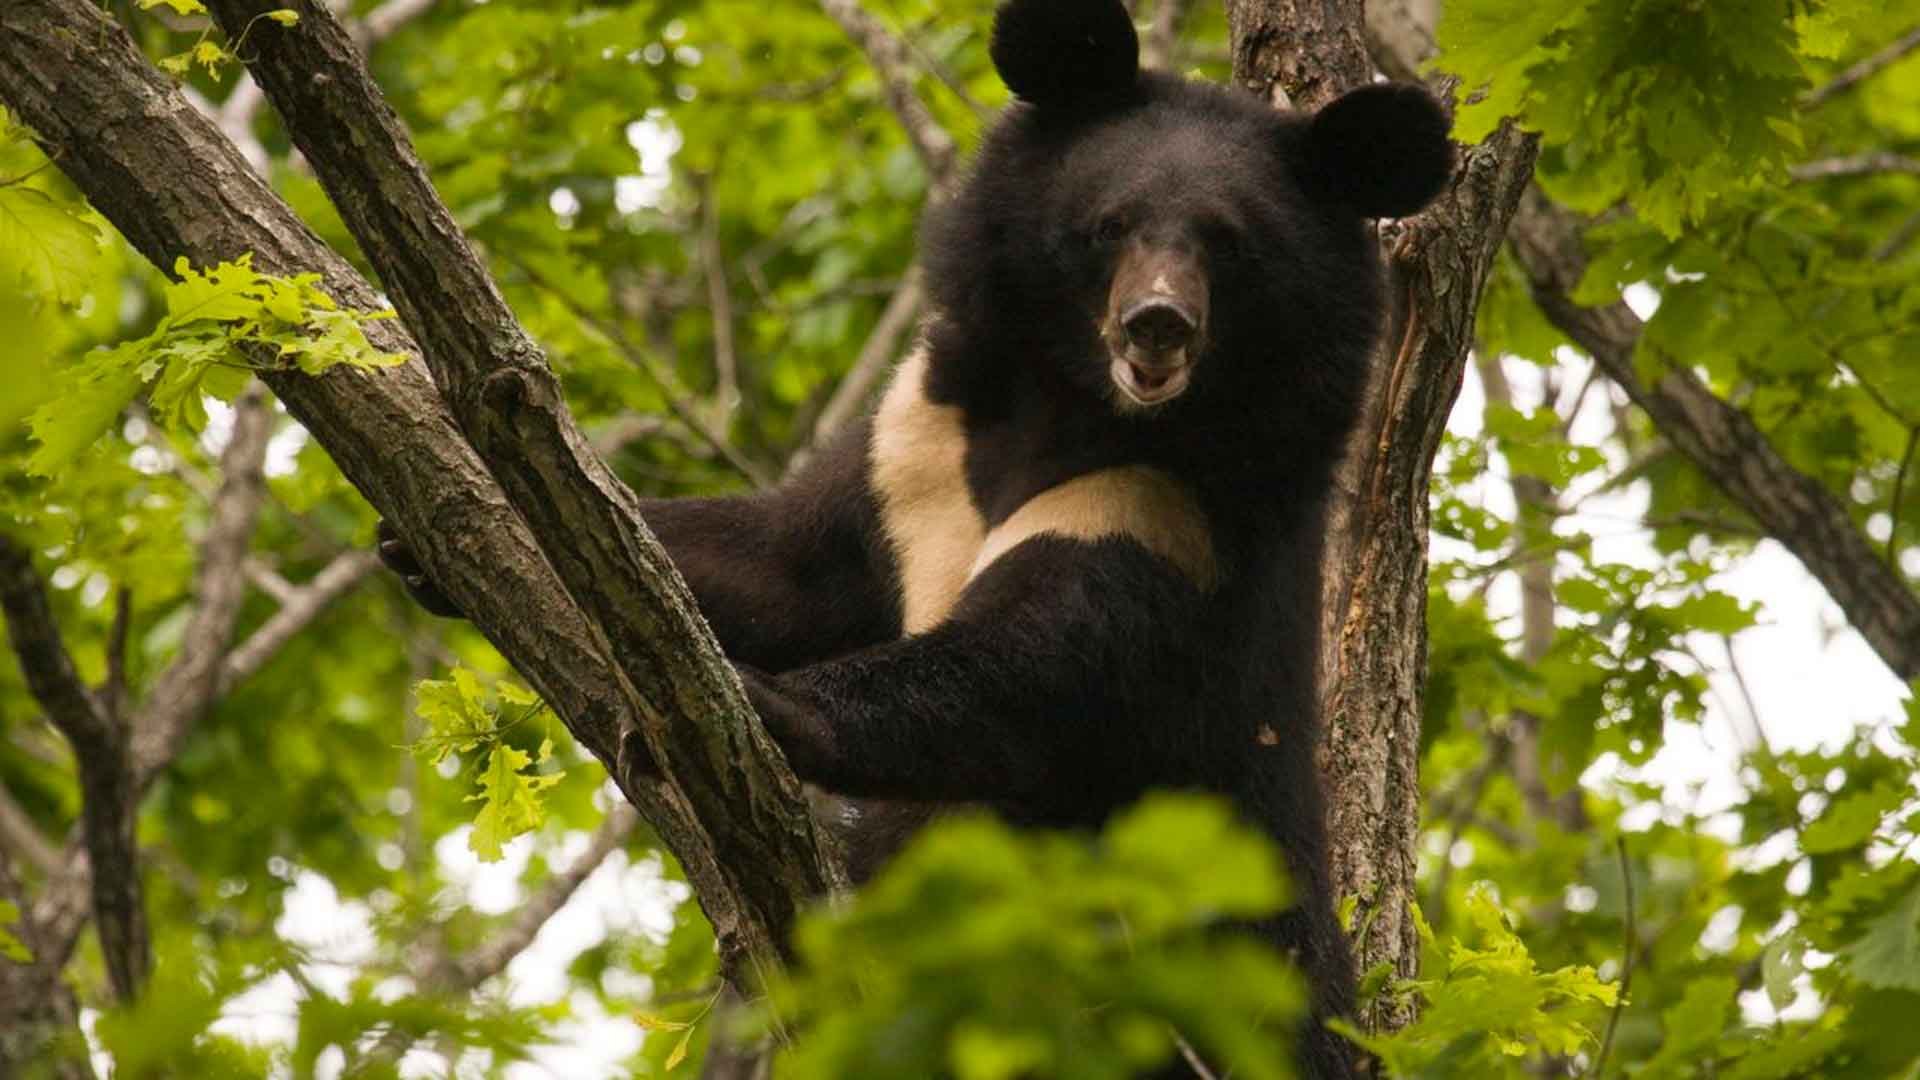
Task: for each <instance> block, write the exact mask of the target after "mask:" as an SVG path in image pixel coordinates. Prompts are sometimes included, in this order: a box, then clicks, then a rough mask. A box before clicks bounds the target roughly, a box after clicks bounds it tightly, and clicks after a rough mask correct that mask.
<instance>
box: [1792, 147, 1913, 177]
mask: <svg viewBox="0 0 1920 1080" xmlns="http://www.w3.org/2000/svg"><path fill="white" fill-rule="evenodd" d="M1880 173H1907V174H1911V175H1920V159H1916V158H1910V157H1907V156H1906V155H1905V154H1896V153H1894V152H1892V151H1890V150H1869V151H1867V152H1865V153H1861V154H1849V155H1847V156H1845V157H1832V158H1822V159H1820V160H1819V161H1808V162H1804V163H1802V164H1799V165H1795V166H1793V167H1792V168H1790V169H1788V170H1787V175H1788V176H1790V177H1792V178H1793V179H1795V180H1799V181H1802V182H1805V181H1808V180H1831V179H1835V178H1838V177H1848V176H1876V175H1878V174H1880Z"/></svg>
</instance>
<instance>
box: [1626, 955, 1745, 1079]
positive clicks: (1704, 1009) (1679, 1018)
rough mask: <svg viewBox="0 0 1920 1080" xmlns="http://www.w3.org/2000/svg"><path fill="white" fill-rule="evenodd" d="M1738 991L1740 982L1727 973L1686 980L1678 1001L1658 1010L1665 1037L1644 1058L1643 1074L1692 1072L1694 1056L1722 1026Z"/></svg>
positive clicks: (1677, 1074)
mask: <svg viewBox="0 0 1920 1080" xmlns="http://www.w3.org/2000/svg"><path fill="white" fill-rule="evenodd" d="M1739 993H1740V984H1739V982H1738V981H1737V980H1735V979H1733V978H1732V977H1731V976H1725V977H1722V976H1715V977H1713V978H1707V979H1700V980H1697V981H1695V982H1693V983H1690V984H1689V985H1688V986H1687V989H1686V993H1685V994H1683V995H1682V996H1681V998H1680V1001H1679V1003H1678V1004H1675V1005H1674V1006H1672V1007H1671V1008H1669V1009H1667V1010H1665V1011H1664V1012H1662V1013H1661V1014H1660V1027H1661V1030H1662V1032H1663V1033H1664V1035H1665V1039H1664V1041H1663V1042H1662V1043H1661V1045H1660V1052H1659V1053H1657V1054H1655V1055H1654V1056H1653V1057H1652V1058H1651V1059H1650V1060H1649V1061H1648V1062H1647V1068H1646V1074H1645V1075H1648V1076H1691V1075H1693V1072H1692V1066H1693V1064H1694V1062H1695V1060H1696V1059H1697V1058H1698V1057H1699V1056H1700V1054H1701V1052H1702V1051H1703V1050H1705V1049H1706V1048H1707V1047H1709V1046H1712V1045H1713V1044H1714V1043H1715V1042H1718V1041H1719V1039H1720V1033H1721V1032H1722V1031H1724V1030H1725V1029H1726V1026H1727V1020H1728V1017H1729V1016H1730V1015H1732V1013H1733V1009H1734V1003H1735V1001H1736V999H1737V998H1738V995H1739Z"/></svg>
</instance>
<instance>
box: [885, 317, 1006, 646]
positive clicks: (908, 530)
mask: <svg viewBox="0 0 1920 1080" xmlns="http://www.w3.org/2000/svg"><path fill="white" fill-rule="evenodd" d="M926 381H927V354H926V351H925V350H924V349H917V350H915V351H914V352H913V353H911V354H910V355H909V356H908V357H907V358H906V359H905V360H903V361H901V363H900V369H899V370H898V371H896V372H894V375H893V382H892V383H891V384H890V385H888V387H887V393H886V396H884V397H882V398H881V399H880V410H879V412H877V413H876V414H874V420H873V445H872V448H871V451H870V453H871V457H870V458H869V461H868V468H869V470H870V472H869V475H870V476H871V477H872V479H873V487H874V490H875V491H876V492H877V493H878V494H879V496H880V519H881V526H882V528H884V529H885V530H886V534H887V539H888V541H889V542H890V543H891V544H892V545H893V557H894V562H895V564H896V565H897V566H898V567H899V568H900V590H901V597H900V600H901V616H902V621H903V622H904V624H905V628H906V632H907V633H909V634H917V633H920V632H921V631H923V630H930V629H932V628H933V627H935V626H938V625H939V624H940V622H941V620H943V619H945V618H946V617H947V612H948V611H950V610H952V608H953V603H954V601H955V600H958V599H959V598H960V590H962V589H964V588H966V585H967V577H968V571H969V570H970V569H971V568H972V566H973V560H974V558H975V556H977V555H978V554H979V552H980V545H981V544H982V543H983V542H984V541H985V540H986V535H987V523H986V521H985V519H983V518H982V517H981V516H980V512H979V511H978V510H976V509H974V506H973V497H972V495H971V494H970V493H969V492H968V491H967V474H966V464H967V428H966V423H965V420H964V419H963V417H962V416H961V412H960V409H959V407H958V406H954V405H936V404H934V403H933V402H931V401H928V400H927V396H926V392H925V386H926Z"/></svg>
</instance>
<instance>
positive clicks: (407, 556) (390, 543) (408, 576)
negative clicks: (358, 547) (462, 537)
mask: <svg viewBox="0 0 1920 1080" xmlns="http://www.w3.org/2000/svg"><path fill="white" fill-rule="evenodd" d="M374 550H375V551H377V552H378V553H379V555H380V561H381V562H383V563H386V564H387V569H389V570H391V571H393V572H394V573H395V574H397V575H399V578H400V584H401V585H403V586H405V587H406V590H407V595H408V596H411V597H413V602H414V603H416V604H419V605H420V606H421V607H423V608H426V609H427V610H428V611H429V612H431V613H433V614H435V615H439V616H442V617H443V618H448V619H464V618H466V613H465V612H463V611H461V610H460V607H459V605H457V604H455V603H454V602H453V600H452V599H451V598H449V597H448V596H447V594H446V593H443V592H441V591H440V587H439V586H437V585H435V584H434V583H433V580H432V579H431V578H429V577H427V571H426V569H425V568H424V567H422V566H421V565H420V560H419V559H416V558H414V555H413V549H412V548H410V547H408V546H407V542H406V541H405V540H402V539H400V534H399V533H398V532H397V531H395V530H394V527H393V526H392V525H390V524H388V523H387V521H386V519H385V518H382V519H381V520H380V525H379V528H378V530H377V540H376V541H375V545H374Z"/></svg>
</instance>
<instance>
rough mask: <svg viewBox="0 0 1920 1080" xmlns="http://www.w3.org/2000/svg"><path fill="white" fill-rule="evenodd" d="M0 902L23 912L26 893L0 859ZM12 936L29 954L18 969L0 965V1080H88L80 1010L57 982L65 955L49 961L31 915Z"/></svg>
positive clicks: (90, 1069) (7, 963) (91, 1078)
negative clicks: (28, 1079)
mask: <svg viewBox="0 0 1920 1080" xmlns="http://www.w3.org/2000/svg"><path fill="white" fill-rule="evenodd" d="M0 900H7V901H11V902H12V903H13V904H14V906H16V907H18V908H19V909H20V910H21V911H23V912H24V911H26V910H27V895H26V889H25V888H24V887H23V886H22V885H21V883H20V880H19V879H18V878H17V877H15V876H14V872H13V867H12V866H11V865H10V864H9V862H8V860H7V859H6V858H4V857H0ZM12 929H13V932H14V936H15V937H17V938H19V939H20V942H21V944H23V945H25V946H26V947H27V951H28V952H29V953H31V954H32V955H33V959H32V960H31V961H29V962H27V963H24V964H16V963H12V962H10V961H5V960H0V1076H21V1075H24V1076H34V1077H43V1078H45V1080H94V1072H93V1065H92V1064H91V1062H90V1061H89V1060H88V1058H87V1043H86V1038H85V1037H84V1036H83V1035H82V1034H81V1033H80V1024H79V1018H80V1010H79V1009H78V1008H77V1007H76V1005H75V1003H74V1000H73V992H72V991H71V990H68V989H67V986H66V984H65V983H63V982H61V980H60V967H61V965H62V964H64V963H65V962H66V958H65V956H64V955H63V956H60V957H58V958H55V957H53V956H51V955H50V954H49V952H48V950H47V948H46V945H45V943H44V942H43V941H42V934H41V927H40V925H39V923H38V921H36V920H35V919H34V918H33V917H32V916H31V915H26V916H23V917H22V918H21V919H20V921H19V922H18V923H17V924H15V925H14V926H13V927H12Z"/></svg>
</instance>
